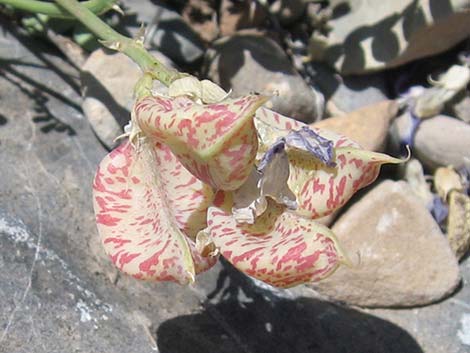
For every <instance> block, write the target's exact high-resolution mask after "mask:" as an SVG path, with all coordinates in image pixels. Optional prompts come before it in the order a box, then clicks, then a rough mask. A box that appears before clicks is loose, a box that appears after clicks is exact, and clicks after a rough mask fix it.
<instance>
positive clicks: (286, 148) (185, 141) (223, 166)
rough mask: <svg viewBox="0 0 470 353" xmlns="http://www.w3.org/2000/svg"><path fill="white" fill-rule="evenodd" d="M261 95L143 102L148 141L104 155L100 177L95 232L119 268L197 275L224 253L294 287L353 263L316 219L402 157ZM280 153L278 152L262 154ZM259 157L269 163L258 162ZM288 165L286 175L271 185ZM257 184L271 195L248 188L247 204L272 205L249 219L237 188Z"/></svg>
mask: <svg viewBox="0 0 470 353" xmlns="http://www.w3.org/2000/svg"><path fill="white" fill-rule="evenodd" d="M264 101H265V98H264V97H260V96H247V97H242V98H238V99H224V100H222V101H221V102H219V103H213V104H199V103H196V102H194V101H193V100H191V99H189V98H188V97H185V96H177V97H174V98H168V97H161V96H157V97H146V98H143V99H142V100H140V101H139V102H137V104H136V105H135V109H134V118H135V121H134V122H135V123H136V124H138V127H139V129H140V130H141V131H142V134H143V136H145V137H144V138H139V139H138V141H137V143H136V146H133V145H132V144H131V143H130V142H126V143H124V144H122V145H121V146H120V147H118V148H117V149H115V150H114V151H112V152H111V153H110V154H108V155H107V156H106V157H105V158H104V159H103V161H102V162H101V163H100V165H99V168H98V171H97V173H96V177H95V181H94V185H93V190H94V192H93V199H94V208H95V214H96V221H97V224H98V231H99V233H100V236H101V238H102V242H103V245H104V248H105V251H106V253H107V254H108V255H109V256H110V258H111V260H112V261H113V262H114V263H115V264H116V266H117V267H118V268H119V269H120V270H122V271H123V272H125V273H128V274H130V275H132V276H134V277H136V278H140V279H147V280H155V281H175V282H178V283H190V282H192V281H193V280H194V277H195V276H196V274H198V273H200V272H202V271H205V270H207V269H208V268H210V267H211V266H213V265H214V263H215V262H216V260H217V258H216V256H214V255H215V254H216V253H217V252H220V254H222V255H223V256H224V257H226V258H227V259H228V260H229V261H230V262H231V263H232V264H233V265H234V266H235V267H237V268H238V269H239V270H241V271H243V272H245V273H246V274H248V275H250V276H253V277H255V278H257V279H260V280H262V281H264V282H266V283H269V284H272V285H274V286H278V287H291V286H294V285H297V284H301V283H305V282H312V281H319V280H321V279H323V278H325V277H327V276H329V275H331V274H332V273H333V272H334V271H335V269H336V268H337V267H338V266H339V265H340V264H341V263H342V262H345V257H344V255H343V254H342V252H341V250H340V249H339V246H338V243H337V241H336V239H335V237H334V235H333V234H332V232H331V230H329V229H328V228H326V227H324V226H322V225H320V224H318V223H316V222H315V221H314V220H313V219H315V218H318V217H322V216H324V215H327V214H329V213H331V212H333V211H335V210H337V209H338V208H339V207H341V206H342V205H344V204H345V203H346V202H347V201H348V200H349V198H350V197H351V196H352V195H353V194H354V193H355V192H356V191H357V190H359V189H360V188H362V187H364V186H366V185H368V184H370V183H371V182H373V181H374V180H375V179H376V177H377V175H378V173H379V170H380V166H381V165H382V164H384V163H399V162H401V161H400V160H397V159H395V158H392V157H389V156H387V155H384V154H380V153H374V152H369V151H364V150H362V149H360V147H359V146H358V145H357V144H356V143H355V142H354V141H352V140H350V139H348V138H346V137H344V136H340V135H338V134H335V133H332V132H328V131H322V130H318V129H314V131H309V130H307V129H306V125H305V124H302V123H300V122H297V121H295V120H292V119H289V118H287V117H284V116H282V115H280V114H277V113H275V112H272V111H270V110H268V109H265V108H259V107H260V105H261V104H263V103H264ZM255 112H256V116H255V117H254V114H255ZM296 131H297V132H296ZM309 138H310V139H311V140H309ZM311 142H312V143H313V144H311ZM315 143H317V145H315ZM303 144H306V145H308V146H307V148H304V146H303ZM273 146H274V147H273ZM276 146H278V147H279V146H282V148H280V147H279V148H278V149H276ZM271 148H273V149H274V150H273V149H271ZM315 151H319V152H318V153H316V152H315ZM266 152H268V153H266ZM272 153H275V154H276V158H264V159H263V155H264V156H267V157H273V156H274V155H273V154H272ZM260 161H263V163H265V164H266V165H264V166H263V167H262V168H260V169H257V168H258V167H259V163H260ZM267 163H272V164H271V165H270V166H269V168H268V164H267ZM281 167H282V168H283V172H282V173H280V174H279V175H282V176H283V177H282V178H281V179H282V181H281V182H274V180H275V177H276V176H275V175H274V174H273V173H276V168H281ZM254 172H256V173H261V172H262V173H264V174H263V175H262V178H261V174H260V175H259V177H260V178H261V179H260V180H261V181H262V182H260V184H258V183H256V182H255V183H252V184H249V181H248V176H250V180H251V182H252V181H253V178H252V176H253V173H254ZM279 175H278V176H279ZM248 185H249V187H247V186H248ZM259 185H262V186H264V189H263V190H262V191H263V192H265V194H263V192H254V193H253V195H252V196H250V195H251V193H250V192H247V193H245V194H248V195H243V196H244V198H243V201H244V202H245V203H246V202H247V203H248V204H250V202H251V201H254V202H255V204H256V202H258V201H260V200H261V198H263V199H262V201H263V202H264V205H263V207H262V208H261V209H259V213H256V214H255V215H254V216H253V217H252V218H251V219H250V220H251V221H252V222H251V223H252V224H244V223H242V222H241V221H240V219H235V217H234V214H233V212H232V207H233V206H234V202H233V193H235V194H236V195H240V194H241V193H240V190H242V189H244V190H251V189H250V188H253V187H255V188H256V187H258V188H259V187H260V186H259ZM241 186H243V187H241ZM278 188H279V189H278ZM214 190H219V191H218V192H217V194H216V195H214ZM255 190H256V189H255ZM237 192H238V194H237ZM270 195H271V196H270ZM272 195H277V196H278V197H277V198H276V197H272ZM250 197H252V198H253V200H250ZM276 200H277V201H276ZM281 201H282V202H281ZM287 207H289V209H287ZM241 209H243V210H245V209H244V208H241ZM257 210H258V209H257ZM206 220H207V221H206Z"/></svg>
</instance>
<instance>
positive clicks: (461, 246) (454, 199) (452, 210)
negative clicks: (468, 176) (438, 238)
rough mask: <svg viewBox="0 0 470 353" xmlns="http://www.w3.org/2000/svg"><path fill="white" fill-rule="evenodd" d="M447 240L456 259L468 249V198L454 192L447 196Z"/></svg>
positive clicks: (469, 224) (469, 229)
mask: <svg viewBox="0 0 470 353" xmlns="http://www.w3.org/2000/svg"><path fill="white" fill-rule="evenodd" d="M447 238H448V240H449V244H450V247H451V248H452V250H453V251H454V252H455V255H456V256H457V258H458V259H461V258H462V257H463V256H464V255H465V254H466V253H467V252H468V250H469V249H470V198H469V197H468V196H467V195H465V194H464V193H462V192H459V191H455V190H454V191H451V192H450V194H449V216H448V218H447Z"/></svg>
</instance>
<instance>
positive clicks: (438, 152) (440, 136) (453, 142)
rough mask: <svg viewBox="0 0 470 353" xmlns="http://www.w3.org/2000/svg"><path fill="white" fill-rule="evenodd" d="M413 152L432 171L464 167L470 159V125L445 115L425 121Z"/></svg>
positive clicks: (420, 128) (416, 137)
mask: <svg viewBox="0 0 470 353" xmlns="http://www.w3.org/2000/svg"><path fill="white" fill-rule="evenodd" d="M413 152H414V153H415V155H416V157H417V158H418V159H419V160H420V161H421V162H422V163H423V165H425V166H427V167H428V168H430V169H435V168H437V167H440V166H442V167H444V166H449V165H452V166H453V167H454V168H455V169H457V170H458V169H459V168H461V167H463V166H464V158H465V157H467V158H469V157H470V125H468V124H465V123H464V122H462V121H460V120H457V119H454V118H451V117H449V116H445V115H438V116H435V117H433V118H430V119H427V120H424V121H423V122H422V123H421V124H420V125H419V127H418V129H417V131H416V135H415V138H414V148H413Z"/></svg>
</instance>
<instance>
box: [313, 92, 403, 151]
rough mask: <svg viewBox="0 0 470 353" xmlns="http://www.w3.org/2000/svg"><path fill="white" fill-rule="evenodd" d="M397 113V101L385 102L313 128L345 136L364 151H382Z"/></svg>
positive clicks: (316, 124)
mask: <svg viewBox="0 0 470 353" xmlns="http://www.w3.org/2000/svg"><path fill="white" fill-rule="evenodd" d="M397 111H398V104H397V103H396V102H395V101H384V102H380V103H377V104H373V105H370V106H367V107H364V108H361V109H358V110H356V111H354V112H352V113H349V114H346V115H342V116H338V117H333V118H329V119H325V120H321V121H319V122H316V123H314V124H311V126H313V127H317V128H321V129H327V130H331V131H334V132H337V133H340V134H343V135H345V136H347V137H349V138H351V139H353V140H354V141H356V142H358V143H359V144H360V145H361V146H362V147H363V148H364V149H367V150H370V151H382V150H383V148H384V146H385V142H386V138H387V132H388V128H389V125H390V122H391V121H392V119H393V118H394V117H395V116H396V114H397Z"/></svg>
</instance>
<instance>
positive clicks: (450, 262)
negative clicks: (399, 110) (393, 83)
mask: <svg viewBox="0 0 470 353" xmlns="http://www.w3.org/2000/svg"><path fill="white" fill-rule="evenodd" d="M333 231H334V232H335V233H336V235H337V237H338V239H339V242H340V244H341V245H342V247H343V248H344V249H345V251H346V252H347V253H348V254H349V256H350V258H352V260H353V262H354V261H355V262H356V265H355V266H353V267H351V268H349V267H346V266H343V267H341V268H339V269H338V270H337V271H336V273H334V274H333V275H332V276H331V277H329V278H327V279H325V280H323V281H321V282H319V283H316V284H314V285H312V287H313V288H314V289H315V290H316V291H318V292H319V293H320V294H322V295H326V296H328V297H330V298H332V299H334V300H338V301H343V302H346V303H349V304H354V305H359V306H365V307H407V306H416V305H425V304H429V303H432V302H435V301H438V300H440V299H442V298H443V297H445V296H447V295H449V294H450V293H452V292H453V291H454V289H455V288H456V287H457V285H458V284H459V281H460V275H459V268H458V264H457V260H456V258H455V256H454V254H453V252H452V250H451V249H450V247H449V244H448V242H447V241H446V239H445V237H444V236H443V234H442V233H441V231H440V229H439V227H438V225H437V224H436V223H435V221H434V220H433V218H432V217H431V215H430V214H429V212H428V211H427V210H426V208H425V207H424V206H423V205H422V203H421V201H420V200H419V199H417V198H416V197H415V196H414V195H413V194H412V191H411V189H410V188H409V186H408V185H407V184H406V182H402V181H400V182H393V181H385V182H383V183H381V184H380V185H378V186H376V187H375V188H374V189H373V190H372V191H370V192H369V193H368V194H366V195H365V196H364V197H363V198H362V199H361V200H360V201H358V202H357V203H356V204H355V205H353V206H352V207H351V208H350V209H349V210H348V211H347V212H346V213H345V214H343V215H342V216H341V217H340V218H339V220H338V221H337V222H336V223H335V225H334V226H333Z"/></svg>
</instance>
